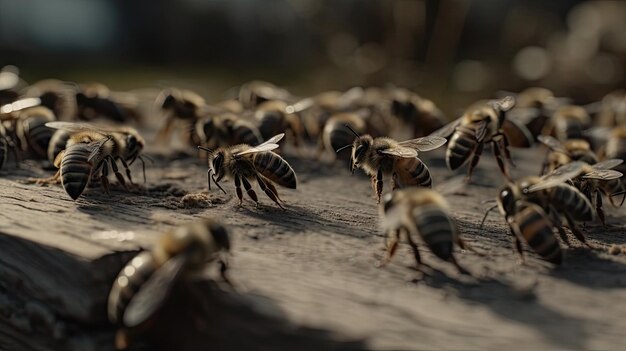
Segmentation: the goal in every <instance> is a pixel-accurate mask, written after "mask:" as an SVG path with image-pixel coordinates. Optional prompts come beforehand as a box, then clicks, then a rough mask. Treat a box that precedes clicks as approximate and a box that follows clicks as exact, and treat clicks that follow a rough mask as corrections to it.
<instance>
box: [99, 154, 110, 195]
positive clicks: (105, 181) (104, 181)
mask: <svg viewBox="0 0 626 351" xmlns="http://www.w3.org/2000/svg"><path fill="white" fill-rule="evenodd" d="M100 166H101V167H102V177H100V182H101V183H100V185H102V190H104V192H105V193H106V194H107V195H111V193H110V192H109V178H108V176H109V163H108V162H107V161H106V160H104V161H102V162H101V163H100Z"/></svg>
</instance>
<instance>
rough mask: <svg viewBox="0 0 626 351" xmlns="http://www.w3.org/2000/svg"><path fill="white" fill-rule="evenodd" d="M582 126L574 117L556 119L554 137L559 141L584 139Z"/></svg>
mask: <svg viewBox="0 0 626 351" xmlns="http://www.w3.org/2000/svg"><path fill="white" fill-rule="evenodd" d="M584 129H585V128H584V126H583V125H582V124H581V123H580V122H579V121H578V120H575V119H565V120H563V119H558V120H557V123H556V131H555V134H556V138H557V139H559V140H560V141H561V142H564V141H566V140H570V139H584V135H583V131H584Z"/></svg>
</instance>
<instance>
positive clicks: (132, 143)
mask: <svg viewBox="0 0 626 351" xmlns="http://www.w3.org/2000/svg"><path fill="white" fill-rule="evenodd" d="M126 144H127V146H128V149H129V150H135V148H136V147H137V138H135V136H134V135H128V136H127V137H126Z"/></svg>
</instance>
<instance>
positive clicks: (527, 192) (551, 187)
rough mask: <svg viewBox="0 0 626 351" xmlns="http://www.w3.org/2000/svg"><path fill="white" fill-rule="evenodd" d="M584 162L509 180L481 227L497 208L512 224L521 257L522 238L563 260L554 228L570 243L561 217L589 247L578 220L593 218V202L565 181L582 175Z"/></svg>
mask: <svg viewBox="0 0 626 351" xmlns="http://www.w3.org/2000/svg"><path fill="white" fill-rule="evenodd" d="M584 165H585V164H584V162H580V161H575V162H572V163H569V164H567V165H565V166H562V167H560V168H557V169H556V170H555V171H553V172H552V173H549V174H547V175H544V176H542V177H534V176H530V177H524V178H521V179H519V180H517V181H511V182H509V183H508V184H507V185H505V186H504V187H503V188H502V189H500V191H499V193H498V197H497V199H496V201H497V205H496V206H493V207H491V208H489V209H488V210H487V211H486V213H485V216H484V217H483V220H482V222H481V227H482V225H483V224H484V222H485V219H486V218H487V216H488V215H489V213H490V212H491V211H492V210H494V209H496V208H498V209H499V210H500V213H501V214H502V215H503V216H504V218H505V219H506V221H507V223H508V224H509V227H510V229H511V233H512V235H513V238H514V240H515V247H516V249H517V251H518V253H519V254H520V257H521V258H522V259H523V254H522V249H521V242H520V240H521V239H524V240H525V241H526V242H527V243H528V245H530V247H531V248H532V249H533V250H535V251H536V252H537V253H538V254H539V255H540V256H541V257H542V258H544V259H545V260H547V261H549V262H552V263H555V264H559V263H561V256H562V255H561V251H560V247H559V246H558V242H556V241H555V240H556V239H554V238H553V236H554V234H553V228H556V229H557V230H558V232H559V235H560V236H561V238H562V239H563V241H565V242H566V243H567V244H569V240H568V239H567V234H566V233H565V230H564V229H563V225H562V220H561V217H564V218H565V220H566V222H567V226H568V227H569V228H570V230H571V231H572V233H573V234H574V236H575V237H576V238H577V239H578V240H580V241H581V242H582V243H584V244H585V245H587V246H589V244H587V241H586V239H585V236H584V235H583V233H582V232H581V231H580V229H579V228H578V226H577V224H576V222H577V221H581V222H587V221H591V220H593V218H594V212H593V208H592V205H591V203H590V202H589V200H588V199H587V198H586V197H585V195H584V194H583V193H581V192H580V191H579V190H578V189H577V188H575V187H574V186H572V185H570V184H567V183H565V182H566V181H569V180H571V179H574V178H576V177H577V176H579V175H580V173H581V172H582V171H583V168H584ZM548 229H549V230H548ZM553 239H554V240H553Z"/></svg>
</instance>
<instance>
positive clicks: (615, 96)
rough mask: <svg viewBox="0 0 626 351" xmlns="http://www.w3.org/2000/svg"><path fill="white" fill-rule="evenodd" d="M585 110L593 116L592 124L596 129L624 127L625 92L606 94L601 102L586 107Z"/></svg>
mask: <svg viewBox="0 0 626 351" xmlns="http://www.w3.org/2000/svg"><path fill="white" fill-rule="evenodd" d="M585 110H587V112H589V113H590V114H592V115H594V124H595V125H596V126H598V127H616V126H622V125H626V91H624V90H616V91H613V92H611V93H608V94H606V96H604V98H602V100H601V101H599V102H595V103H591V104H589V105H586V106H585Z"/></svg>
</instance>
